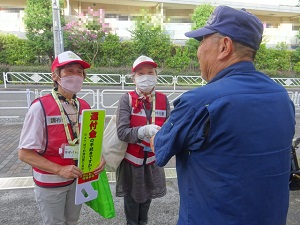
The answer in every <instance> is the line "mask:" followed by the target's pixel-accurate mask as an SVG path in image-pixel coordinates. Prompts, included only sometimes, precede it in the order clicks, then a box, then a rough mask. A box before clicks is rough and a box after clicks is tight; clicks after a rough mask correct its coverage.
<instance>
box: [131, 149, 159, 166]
mask: <svg viewBox="0 0 300 225" xmlns="http://www.w3.org/2000/svg"><path fill="white" fill-rule="evenodd" d="M125 159H127V160H129V161H130V162H131V163H132V164H134V165H135V166H141V165H143V162H144V159H142V158H137V157H135V156H134V155H131V154H129V153H128V152H126V154H125ZM155 159H156V158H155V155H153V156H151V157H148V158H147V160H146V164H147V165H148V164H152V163H154V162H155Z"/></svg>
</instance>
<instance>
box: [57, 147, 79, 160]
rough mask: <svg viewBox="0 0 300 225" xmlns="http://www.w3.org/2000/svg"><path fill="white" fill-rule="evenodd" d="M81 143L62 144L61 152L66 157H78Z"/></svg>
mask: <svg viewBox="0 0 300 225" xmlns="http://www.w3.org/2000/svg"><path fill="white" fill-rule="evenodd" d="M78 153H79V145H78V144H77V145H73V146H71V145H68V144H62V145H61V147H60V148H59V154H60V156H61V157H62V158H64V159H78Z"/></svg>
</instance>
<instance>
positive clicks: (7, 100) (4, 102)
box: [0, 89, 300, 118]
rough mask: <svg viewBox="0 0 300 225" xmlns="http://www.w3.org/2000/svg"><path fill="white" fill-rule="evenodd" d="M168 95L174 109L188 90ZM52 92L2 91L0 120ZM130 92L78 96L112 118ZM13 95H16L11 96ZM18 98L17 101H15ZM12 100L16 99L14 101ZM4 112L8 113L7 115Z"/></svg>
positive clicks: (298, 100) (297, 95) (299, 99)
mask: <svg viewBox="0 0 300 225" xmlns="http://www.w3.org/2000/svg"><path fill="white" fill-rule="evenodd" d="M157 91H160V92H163V93H164V94H166V95H167V97H168V99H169V102H170V106H171V109H172V108H173V102H174V101H175V100H176V99H178V98H179V97H180V96H181V95H182V94H183V93H184V92H186V91H187V90H159V89H157ZM50 92H51V89H44V90H41V91H38V90H35V91H31V90H29V89H26V91H0V118H14V117H18V116H16V115H12V113H16V112H17V111H19V110H23V113H22V115H23V116H24V115H25V113H26V112H27V110H28V108H29V107H30V104H31V102H32V101H33V100H34V99H35V98H37V97H40V96H44V95H46V94H48V93H50ZM127 92H128V90H115V89H105V90H102V91H100V90H99V89H96V90H92V89H82V90H81V91H80V92H79V93H78V94H77V96H78V97H79V98H82V99H84V100H86V101H87V102H88V103H89V104H90V106H91V108H92V109H105V110H106V116H107V117H111V116H112V115H113V114H114V112H115V110H116V108H117V106H118V102H119V99H120V97H121V96H122V95H123V94H125V93H127ZM288 94H289V96H290V98H291V100H292V101H293V102H294V104H295V108H296V110H297V111H298V112H299V110H300V92H298V91H296V92H292V91H288ZM11 95H14V97H13V96H11ZM15 98H17V100H15ZM11 99H14V100H13V101H12V100H11ZM4 111H5V112H8V113H7V114H6V113H5V115H4Z"/></svg>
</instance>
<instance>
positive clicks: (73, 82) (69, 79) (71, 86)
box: [57, 75, 83, 94]
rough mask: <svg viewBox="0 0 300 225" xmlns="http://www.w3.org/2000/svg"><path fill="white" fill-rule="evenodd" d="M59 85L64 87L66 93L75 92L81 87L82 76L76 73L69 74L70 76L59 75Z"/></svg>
mask: <svg viewBox="0 0 300 225" xmlns="http://www.w3.org/2000/svg"><path fill="white" fill-rule="evenodd" d="M60 82H61V83H59V82H58V81H57V83H59V85H60V86H61V87H62V88H63V89H64V91H65V92H66V93H69V94H76V93H78V92H79V91H80V90H81V88H82V83H83V77H81V76H78V75H71V76H66V77H61V78H60Z"/></svg>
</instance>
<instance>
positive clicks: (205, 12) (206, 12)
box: [186, 4, 215, 67]
mask: <svg viewBox="0 0 300 225" xmlns="http://www.w3.org/2000/svg"><path fill="white" fill-rule="evenodd" d="M214 9H215V7H214V6H212V5H209V4H203V5H199V6H197V7H196V9H195V10H194V13H193V15H192V22H193V26H192V30H196V29H198V28H200V27H203V26H205V24H206V21H207V20H208V18H209V16H210V15H211V13H212V12H213V11H214ZM198 46H199V41H197V40H195V39H194V38H191V39H189V40H188V41H187V42H186V47H187V48H188V52H189V53H190V54H189V57H190V59H191V60H192V66H194V67H198V58H197V49H198Z"/></svg>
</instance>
